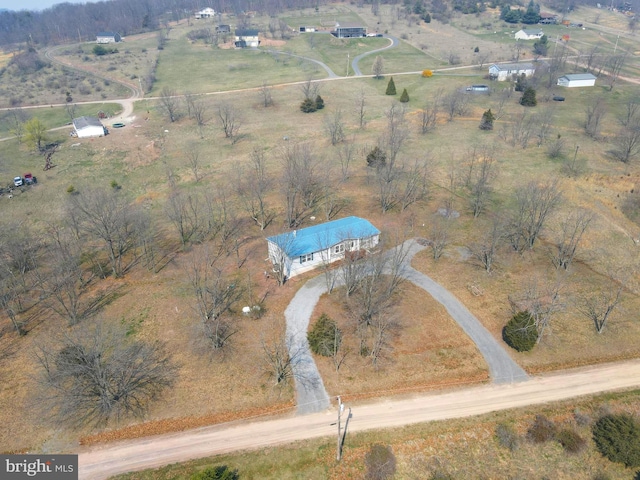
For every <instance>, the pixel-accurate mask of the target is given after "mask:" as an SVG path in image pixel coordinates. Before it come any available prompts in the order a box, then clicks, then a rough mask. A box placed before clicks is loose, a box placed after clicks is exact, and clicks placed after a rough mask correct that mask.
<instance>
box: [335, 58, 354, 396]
mask: <svg viewBox="0 0 640 480" xmlns="http://www.w3.org/2000/svg"><path fill="white" fill-rule="evenodd" d="M350 55H351V53H349V52H347V75H346V76H347V77H348V76H349V63H350ZM338 398H340V397H338Z"/></svg>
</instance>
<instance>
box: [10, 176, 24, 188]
mask: <svg viewBox="0 0 640 480" xmlns="http://www.w3.org/2000/svg"><path fill="white" fill-rule="evenodd" d="M13 184H14V185H15V186H16V187H21V186H22V185H24V182H23V181H22V177H14V179H13Z"/></svg>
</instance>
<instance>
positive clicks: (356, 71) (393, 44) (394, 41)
mask: <svg viewBox="0 0 640 480" xmlns="http://www.w3.org/2000/svg"><path fill="white" fill-rule="evenodd" d="M384 37H385V38H387V39H389V40H391V43H390V44H389V45H387V46H386V47H382V48H378V49H377V50H371V51H370V52H364V53H361V54H360V55H358V56H357V57H354V59H353V60H352V61H351V68H352V69H353V74H354V75H355V76H356V77H360V76H362V72H361V71H360V68H358V62H359V61H360V60H362V59H363V58H364V57H367V56H369V55H373V54H374V53H378V52H382V51H383V50H387V49H389V48H395V47H397V46H398V43H400V42H399V41H398V39H397V38H396V37H392V36H391V35H385V36H384Z"/></svg>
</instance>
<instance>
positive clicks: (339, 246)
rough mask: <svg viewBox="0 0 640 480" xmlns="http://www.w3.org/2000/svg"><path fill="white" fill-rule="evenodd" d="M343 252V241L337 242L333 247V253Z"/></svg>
mask: <svg viewBox="0 0 640 480" xmlns="http://www.w3.org/2000/svg"><path fill="white" fill-rule="evenodd" d="M343 252H344V243H339V244H338V245H336V246H335V247H333V253H336V254H338V253H343Z"/></svg>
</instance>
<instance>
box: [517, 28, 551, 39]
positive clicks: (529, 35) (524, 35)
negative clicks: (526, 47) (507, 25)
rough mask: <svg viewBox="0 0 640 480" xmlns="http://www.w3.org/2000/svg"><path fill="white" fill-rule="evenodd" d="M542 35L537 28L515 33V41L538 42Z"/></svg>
mask: <svg viewBox="0 0 640 480" xmlns="http://www.w3.org/2000/svg"><path fill="white" fill-rule="evenodd" d="M543 35H544V32H543V31H542V30H540V29H539V28H538V29H535V30H520V31H519V32H516V34H515V37H516V40H539V39H541V38H542V36H543Z"/></svg>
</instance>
